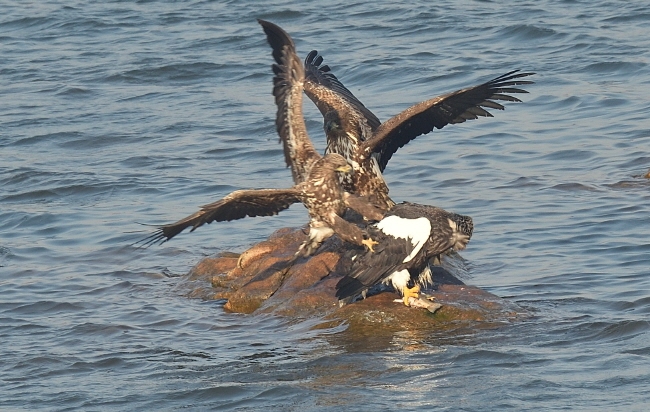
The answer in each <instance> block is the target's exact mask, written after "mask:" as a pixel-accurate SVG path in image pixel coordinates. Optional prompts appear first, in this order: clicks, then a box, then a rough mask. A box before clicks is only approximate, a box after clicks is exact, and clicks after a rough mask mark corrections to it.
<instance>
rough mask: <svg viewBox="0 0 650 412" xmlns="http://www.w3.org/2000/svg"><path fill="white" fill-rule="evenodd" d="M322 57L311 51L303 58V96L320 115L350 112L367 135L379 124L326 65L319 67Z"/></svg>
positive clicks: (371, 113)
mask: <svg viewBox="0 0 650 412" xmlns="http://www.w3.org/2000/svg"><path fill="white" fill-rule="evenodd" d="M322 63H323V57H322V56H321V55H319V54H318V51H316V50H312V51H311V52H309V54H308V55H307V57H306V58H305V94H307V96H308V97H309V98H310V99H311V100H312V101H313V102H314V104H315V105H316V107H318V110H320V112H321V114H322V115H323V116H325V114H326V113H328V112H329V111H332V110H334V111H337V112H339V113H341V112H350V113H354V117H355V118H357V119H358V121H359V122H362V124H361V125H359V126H360V127H361V129H362V130H367V131H369V132H368V135H367V136H362V138H364V139H365V138H367V137H368V136H369V135H370V133H372V132H373V131H375V129H377V127H379V125H380V124H381V122H380V121H379V119H378V118H377V116H375V114H374V113H373V112H371V111H370V110H369V109H368V108H367V107H366V106H365V105H364V104H363V103H361V101H360V100H359V99H357V98H356V96H355V95H354V94H353V93H352V92H351V91H350V90H349V89H348V88H347V87H345V86H344V85H343V83H341V82H340V81H339V79H338V78H337V77H336V76H335V75H334V73H332V71H331V68H330V67H329V66H328V65H321V64H322Z"/></svg>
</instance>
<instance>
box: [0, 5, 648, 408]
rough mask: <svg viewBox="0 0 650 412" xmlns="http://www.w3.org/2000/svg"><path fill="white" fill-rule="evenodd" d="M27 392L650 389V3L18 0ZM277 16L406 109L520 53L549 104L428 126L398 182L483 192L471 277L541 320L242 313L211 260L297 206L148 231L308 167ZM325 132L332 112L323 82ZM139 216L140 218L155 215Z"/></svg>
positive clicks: (409, 188)
mask: <svg viewBox="0 0 650 412" xmlns="http://www.w3.org/2000/svg"><path fill="white" fill-rule="evenodd" d="M1 9H2V11H3V13H2V15H1V16H0V55H2V59H0V95H1V96H2V98H0V153H1V158H2V161H1V163H0V187H1V189H0V341H1V342H2V348H1V349H0V409H5V410H21V409H22V410H32V409H46V410H70V409H82V410H105V409H117V410H124V409H128V410H143V409H166V410H170V409H182V408H184V409H219V410H240V411H241V410H258V409H260V408H267V409H272V410H325V409H334V408H344V409H350V410H369V409H377V410H395V409H400V410H418V409H420V410H421V409H425V410H426V409H431V408H435V409H437V410H454V411H456V410H467V411H476V410H517V411H519V410H539V409H542V410H554V409H555V410H556V409H575V410H644V409H645V405H646V404H648V403H649V402H650V395H648V384H649V383H650V345H649V344H648V341H649V338H650V322H649V321H648V315H649V314H650V292H649V291H650V281H649V275H650V270H649V267H650V257H649V256H650V242H649V240H648V239H649V235H648V232H649V230H648V228H649V227H650V213H649V204H650V202H649V200H650V182H648V181H647V180H644V179H642V178H640V177H639V175H642V174H644V173H645V172H646V171H647V169H648V168H649V167H650V155H649V154H648V147H649V146H650V121H649V120H648V118H647V113H648V112H650V101H649V100H648V98H647V91H648V90H649V89H650V68H649V66H648V62H649V59H650V53H649V52H648V50H650V40H649V39H650V7H649V6H647V5H646V4H645V3H644V2H626V3H620V2H614V3H610V2H605V1H590V2H587V1H564V2H550V1H541V2H540V1H536V2H511V3H510V4H502V3H497V2H488V1H460V2H437V3H436V5H435V6H434V5H433V4H432V3H430V2H409V3H407V4H404V5H398V4H393V2H374V3H372V4H366V3H362V2H359V3H355V2H337V1H334V2H330V4H328V5H327V6H324V5H322V4H320V3H319V4H313V5H299V4H297V3H294V2H288V1H280V0H278V1H272V2H260V1H251V2H248V3H247V4H245V5H242V4H240V3H239V2H233V1H231V2H207V1H195V2H157V1H141V2H94V3H89V4H86V3H85V2H77V3H72V4H68V5H67V6H62V5H61V4H59V2H45V1H44V2H34V3H28V2H1ZM255 18H264V19H268V20H271V21H273V22H275V23H277V24H279V25H281V26H282V27H284V28H285V29H286V30H287V31H288V32H289V33H291V34H292V36H293V37H294V39H295V41H296V44H297V47H298V50H299V53H300V54H301V55H303V56H304V55H306V53H307V52H308V51H309V50H311V49H312V48H317V49H318V50H319V51H320V52H321V53H322V54H323V56H324V57H325V59H326V63H328V64H330V65H331V66H332V68H333V70H334V72H335V73H336V74H337V75H338V77H339V78H340V79H341V80H342V81H343V82H344V83H345V84H346V85H347V86H348V87H349V88H350V89H351V90H352V91H353V92H355V93H356V94H357V96H358V97H359V98H360V99H361V100H362V101H363V102H364V103H365V104H366V105H367V106H368V107H369V108H371V109H372V110H373V111H374V112H375V113H376V114H377V115H378V117H379V118H380V119H382V120H386V119H387V118H389V117H390V116H391V115H393V114H395V113H397V112H399V111H401V110H402V109H404V108H406V107H407V106H409V105H410V104H413V103H415V102H418V101H421V100H424V99H427V98H430V97H432V96H435V95H438V94H441V93H444V92H448V91H452V90H455V89H457V88H461V87H466V86H469V85H474V84H477V83H479V82H482V81H486V80H488V79H490V78H493V77H495V76H497V75H500V74H503V73H505V72H508V71H510V70H512V69H516V68H520V69H523V70H527V71H535V72H537V74H536V75H535V76H534V80H535V81H536V84H535V85H532V86H530V87H528V90H530V92H531V93H530V94H529V95H524V96H523V99H524V100H525V102H524V103H523V104H508V105H507V108H506V111H505V112H497V113H494V115H495V117H494V118H491V119H479V120H476V121H472V122H468V123H465V124H463V125H457V126H452V127H449V128H445V129H443V130H442V131H436V132H434V133H432V134H430V135H427V136H422V137H420V138H418V139H417V140H416V141H414V142H412V143H411V144H409V145H408V146H406V147H404V148H402V149H401V150H400V151H399V152H398V153H397V154H396V155H395V156H394V157H393V159H392V160H391V162H390V163H389V165H388V168H387V172H386V179H387V181H388V183H389V186H390V188H391V194H392V196H393V198H394V199H396V200H398V201H401V200H409V201H413V202H419V203H426V204H435V205H438V206H441V207H444V208H446V209H449V210H454V211H456V212H459V213H464V214H469V215H471V216H472V217H473V218H474V222H475V225H476V229H475V235H474V238H473V239H472V242H471V243H470V245H469V247H468V249H467V250H466V251H464V252H463V256H464V257H465V258H466V259H467V260H468V262H469V265H470V266H469V268H470V276H471V278H470V279H468V282H469V283H472V284H474V285H477V286H479V287H482V288H484V289H486V290H488V291H490V292H492V293H494V294H496V295H498V296H501V297H504V298H506V299H508V300H510V301H512V302H514V303H517V304H519V305H520V306H522V307H524V308H525V309H527V310H528V311H530V312H531V313H532V314H533V316H532V317H531V318H530V319H528V320H526V321H522V322H519V323H515V324H512V325H508V326H504V327H502V328H498V329H492V330H485V329H476V330H473V331H465V332H463V333H462V334H453V335H444V334H439V335H436V336H427V335H422V334H418V333H417V331H413V333H411V334H408V333H402V334H397V335H395V336H393V338H392V340H391V341H389V342H375V341H372V340H368V341H350V340H349V339H348V338H346V335H345V334H343V333H341V332H342V329H343V328H344V327H343V328H335V329H324V330H319V329H312V326H313V324H312V323H309V322H308V323H298V324H293V323H291V322H289V321H287V320H284V319H276V318H271V317H266V318H260V317H250V316H243V315H236V314H227V313H224V312H223V310H222V307H221V303H220V302H214V301H201V300H198V299H190V298H188V297H187V296H186V295H185V292H186V287H187V286H186V280H185V279H184V278H183V275H184V274H185V273H187V272H188V270H189V269H190V268H191V267H192V266H193V265H194V264H196V263H197V262H198V261H199V260H201V259H202V258H203V257H204V256H207V255H212V254H214V253H217V252H220V251H227V250H231V251H242V250H244V249H245V248H246V247H247V246H250V245H251V244H253V243H255V242H257V241H260V240H262V239H264V238H265V237H267V236H268V235H269V234H270V233H272V232H273V231H274V230H276V229H278V228H281V227H287V226H288V227H296V226H299V225H301V224H303V223H304V222H305V221H306V219H307V214H306V211H305V210H304V208H302V207H301V206H299V205H298V206H294V207H292V208H291V209H290V210H289V211H287V212H283V213H282V214H281V215H280V216H276V217H269V218H257V219H248V220H241V221H237V222H230V223H225V224H213V225H210V226H208V227H205V228H201V229H200V230H198V231H196V232H194V233H192V234H191V235H189V234H185V235H181V236H179V237H178V238H177V239H174V241H172V242H170V243H167V244H165V245H164V246H162V247H155V248H150V249H147V250H137V249H135V248H133V247H130V246H129V244H130V243H132V242H133V241H135V240H136V239H138V238H139V237H141V236H142V234H143V233H142V232H141V231H142V230H146V229H147V228H146V227H144V228H143V227H142V226H140V225H138V224H137V222H144V223H154V224H155V223H166V222H169V221H174V220H176V219H178V218H180V217H183V216H185V215H186V214H189V213H191V212H193V211H194V210H195V208H196V207H197V206H198V205H201V204H205V203H208V202H211V201H213V200H216V199H218V198H220V197H222V196H224V195H225V194H227V193H228V192H230V191H232V190H235V189H238V188H248V187H285V186H288V185H290V184H291V177H290V173H289V170H287V169H286V168H285V167H284V162H283V155H282V151H281V147H280V145H279V144H278V142H277V135H276V133H275V129H274V125H273V119H274V116H275V114H274V112H275V107H274V104H273V99H272V97H271V94H270V90H271V70H270V67H269V66H270V64H271V57H270V49H269V47H268V46H267V44H266V43H265V38H264V35H263V33H262V30H261V28H260V27H259V26H258V24H257V23H256V22H255ZM305 108H306V109H308V110H306V116H307V117H308V126H309V129H310V133H311V135H312V138H313V139H314V141H315V143H316V145H317V146H318V147H319V148H320V149H321V150H322V149H323V148H324V141H323V140H324V139H323V137H322V136H323V135H322V131H321V118H320V115H319V114H318V112H317V111H316V110H315V109H313V108H312V107H311V104H310V103H306V104H305ZM136 232H139V233H136Z"/></svg>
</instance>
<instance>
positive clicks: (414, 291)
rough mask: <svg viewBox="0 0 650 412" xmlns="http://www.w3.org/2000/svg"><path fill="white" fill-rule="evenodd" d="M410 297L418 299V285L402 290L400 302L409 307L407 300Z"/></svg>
mask: <svg viewBox="0 0 650 412" xmlns="http://www.w3.org/2000/svg"><path fill="white" fill-rule="evenodd" d="M411 297H412V298H414V299H417V298H419V297H420V285H418V284H416V285H415V286H413V287H412V288H409V287H408V286H406V287H405V288H404V296H403V297H402V301H403V302H404V304H405V305H406V306H411V305H410V304H409V298H411Z"/></svg>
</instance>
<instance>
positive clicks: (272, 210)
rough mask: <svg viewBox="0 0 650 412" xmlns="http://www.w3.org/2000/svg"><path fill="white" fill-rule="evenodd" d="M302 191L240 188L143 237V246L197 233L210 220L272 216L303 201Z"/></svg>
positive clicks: (219, 220)
mask: <svg viewBox="0 0 650 412" xmlns="http://www.w3.org/2000/svg"><path fill="white" fill-rule="evenodd" d="M299 195H300V191H299V190H297V189H294V188H291V189H253V190H236V191H234V192H232V193H231V194H229V195H228V196H226V197H224V198H223V199H221V200H218V201H216V202H214V203H210V204H209V205H205V206H201V210H199V211H198V212H196V213H194V214H193V215H190V216H188V217H186V218H184V219H181V220H179V221H178V222H176V223H172V224H169V225H164V226H160V227H159V228H158V230H157V231H156V232H154V233H153V234H152V235H150V236H148V237H146V238H145V239H142V240H141V241H140V242H138V243H141V244H142V245H145V246H148V245H151V244H154V243H163V242H166V241H168V240H169V239H171V238H173V237H174V236H176V235H177V234H179V233H181V232H182V231H183V230H185V229H186V228H188V227H191V228H192V229H191V231H192V232H193V231H194V230H195V229H196V228H197V227H199V226H202V225H203V224H206V223H208V224H209V223H212V222H224V221H229V220H237V219H241V218H244V217H246V216H250V217H255V216H272V215H277V214H278V213H279V212H281V211H283V210H284V209H287V208H288V207H289V206H291V205H292V204H294V203H298V202H300V198H299Z"/></svg>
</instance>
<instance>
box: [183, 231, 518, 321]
mask: <svg viewBox="0 0 650 412" xmlns="http://www.w3.org/2000/svg"><path fill="white" fill-rule="evenodd" d="M305 232H306V231H305V230H304V229H289V228H285V229H280V230H278V231H277V232H275V233H274V234H272V235H271V236H270V237H269V239H268V240H265V241H263V242H260V243H258V244H256V245H254V246H253V247H251V248H250V249H248V250H246V251H245V252H244V253H242V254H241V255H235V254H232V253H225V254H221V255H220V256H216V257H208V258H205V259H203V260H202V261H201V262H199V263H198V264H197V265H196V266H195V267H194V268H193V269H192V270H191V272H190V273H189V275H188V280H189V281H191V283H192V285H193V287H192V288H191V290H190V292H189V295H190V296H193V297H199V298H203V299H224V300H227V302H226V303H225V305H224V309H225V310H226V311H229V312H235V313H242V314H253V315H258V314H272V315H276V316H283V317H288V318H291V319H296V320H305V319H315V318H318V319H322V321H323V324H324V325H331V324H336V323H339V324H340V323H341V322H346V323H347V324H348V329H357V330H359V331H362V330H365V329H367V328H368V327H374V326H375V325H377V324H381V325H382V328H381V329H382V330H385V331H397V330H412V329H422V328H425V329H429V328H433V329H440V328H448V327H454V328H456V327H459V326H469V325H495V324H502V323H503V322H509V321H512V320H514V319H517V318H519V317H521V316H522V315H523V311H522V310H521V308H519V307H518V306H517V305H515V304H513V303H510V302H507V301H505V300H503V299H501V298H499V297H497V296H495V295H492V294H490V293H488V292H485V291H483V290H481V289H479V288H476V287H474V286H468V285H465V284H464V283H463V282H461V281H460V280H458V279H457V278H455V277H454V276H453V275H451V274H450V273H449V272H447V271H445V270H444V269H442V268H436V269H440V270H435V271H434V289H433V290H431V291H426V295H425V296H426V297H427V299H425V298H421V299H420V301H413V302H412V304H413V306H412V307H407V306H405V305H404V304H402V303H399V302H395V300H396V299H399V296H398V295H397V294H396V293H393V292H382V293H379V294H376V295H373V296H369V297H368V298H367V299H364V300H360V301H357V302H355V303H352V304H349V305H345V306H342V307H341V306H339V303H338V300H337V299H336V297H335V289H336V283H337V282H338V281H339V279H340V278H341V276H343V274H342V273H337V263H338V262H339V259H340V257H341V256H342V255H343V253H344V252H345V250H346V248H347V247H349V246H348V245H344V244H343V243H342V242H341V241H340V240H338V239H337V238H336V237H334V238H331V239H330V240H329V241H327V242H326V243H325V244H324V245H323V246H322V247H321V249H320V250H319V252H318V253H317V254H316V255H314V256H312V257H311V258H306V259H298V260H296V261H295V262H294V263H293V264H292V265H288V262H289V261H290V260H291V259H292V258H293V256H294V254H295V252H296V251H297V250H298V248H299V247H300V245H301V244H302V242H303V241H304V240H305V238H306V233H305ZM338 270H341V269H340V268H338ZM197 281H198V282H197ZM205 282H209V284H210V286H203V287H196V285H197V284H202V285H206V283H205ZM427 302H428V303H427ZM431 302H434V303H433V304H432V303H431ZM438 305H440V306H438Z"/></svg>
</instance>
